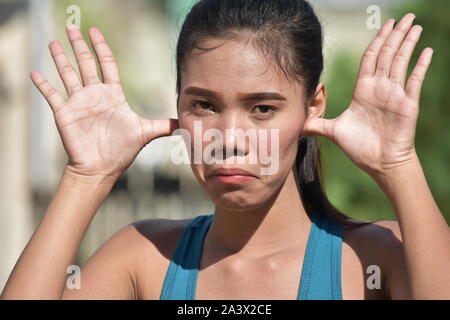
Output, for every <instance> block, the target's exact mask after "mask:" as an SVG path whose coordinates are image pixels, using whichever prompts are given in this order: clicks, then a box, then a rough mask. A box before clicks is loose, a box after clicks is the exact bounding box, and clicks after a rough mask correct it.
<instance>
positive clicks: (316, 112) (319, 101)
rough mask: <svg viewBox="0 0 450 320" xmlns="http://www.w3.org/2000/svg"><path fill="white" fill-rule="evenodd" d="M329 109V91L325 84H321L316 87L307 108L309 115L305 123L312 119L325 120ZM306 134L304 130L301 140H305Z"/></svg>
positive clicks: (307, 114)
mask: <svg viewBox="0 0 450 320" xmlns="http://www.w3.org/2000/svg"><path fill="white" fill-rule="evenodd" d="M326 107H327V91H326V88H325V84H324V83H323V82H319V84H318V85H317V87H316V91H315V93H314V95H313V96H312V97H311V98H310V99H309V102H308V106H307V113H306V118H305V122H306V121H308V120H309V119H311V118H323V117H324V115H325V111H326ZM304 136H305V135H304V132H303V130H302V132H301V134H300V137H299V139H301V138H303V137H304Z"/></svg>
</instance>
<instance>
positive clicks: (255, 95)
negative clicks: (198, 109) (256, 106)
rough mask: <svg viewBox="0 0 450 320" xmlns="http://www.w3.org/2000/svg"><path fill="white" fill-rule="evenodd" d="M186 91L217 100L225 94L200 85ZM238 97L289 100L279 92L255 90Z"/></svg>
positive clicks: (256, 99)
mask: <svg viewBox="0 0 450 320" xmlns="http://www.w3.org/2000/svg"><path fill="white" fill-rule="evenodd" d="M184 93H185V94H188V95H194V96H200V97H205V98H210V99H215V100H220V99H221V98H223V95H222V94H220V93H218V92H215V91H211V90H207V89H202V88H198V87H189V88H187V89H186V90H185V91H184ZM238 97H239V98H238V100H239V101H265V100H282V101H286V100H287V99H286V97H284V96H282V95H281V94H279V93H277V92H255V93H246V94H243V93H241V94H239V95H238Z"/></svg>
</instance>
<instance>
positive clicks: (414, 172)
mask: <svg viewBox="0 0 450 320" xmlns="http://www.w3.org/2000/svg"><path fill="white" fill-rule="evenodd" d="M422 173H423V172H422V166H421V164H420V160H419V157H418V156H417V154H416V153H415V152H414V154H411V156H410V157H408V159H407V160H405V161H404V162H402V163H399V164H398V165H395V166H391V167H389V168H385V169H383V170H382V171H380V172H377V173H376V174H374V175H372V178H373V179H374V180H375V181H376V182H377V183H378V185H379V186H380V187H381V188H382V190H383V191H385V192H393V191H396V190H398V189H400V188H402V187H404V186H405V185H406V184H408V183H410V182H411V178H415V177H418V176H419V175H420V174H422Z"/></svg>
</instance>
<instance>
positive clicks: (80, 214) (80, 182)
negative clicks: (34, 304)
mask: <svg viewBox="0 0 450 320" xmlns="http://www.w3.org/2000/svg"><path fill="white" fill-rule="evenodd" d="M112 186H113V183H111V182H110V181H105V180H102V179H94V178H93V179H90V180H89V179H80V177H77V176H76V175H75V174H73V173H70V172H69V171H67V170H66V171H65V172H64V174H63V176H62V179H61V182H60V185H59V187H58V189H57V191H56V193H55V195H54V197H53V200H52V201H51V203H50V206H49V208H48V210H47V212H46V213H45V215H44V217H43V219H42V221H41V223H40V225H39V227H38V228H37V229H36V231H35V232H34V234H33V236H32V237H31V239H30V241H29V242H28V244H27V246H26V248H25V250H24V251H23V253H22V254H21V256H20V258H19V260H18V262H17V264H16V265H15V267H14V269H13V271H12V273H11V275H10V277H9V280H8V281H7V283H6V286H5V288H4V290H3V293H2V295H1V298H2V299H60V298H61V297H62V294H63V291H64V287H65V284H66V279H67V273H66V269H67V267H68V266H69V265H71V264H73V261H74V259H75V257H76V254H77V252H78V249H79V247H80V244H81V241H82V239H83V237H84V234H85V232H86V230H87V228H88V226H89V224H90V222H91V220H92V218H93V217H94V215H95V213H96V211H97V209H98V208H99V207H100V205H101V203H102V202H103V200H104V199H105V198H106V196H107V195H108V193H109V191H110V190H111V187H112Z"/></svg>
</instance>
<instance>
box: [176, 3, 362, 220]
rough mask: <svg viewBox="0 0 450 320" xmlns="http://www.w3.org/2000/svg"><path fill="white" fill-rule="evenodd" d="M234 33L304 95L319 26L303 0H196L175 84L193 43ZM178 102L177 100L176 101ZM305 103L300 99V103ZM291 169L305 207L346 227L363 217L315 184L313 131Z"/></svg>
mask: <svg viewBox="0 0 450 320" xmlns="http://www.w3.org/2000/svg"><path fill="white" fill-rule="evenodd" d="M230 38H238V39H243V40H246V41H250V43H251V44H252V45H254V46H255V47H256V48H258V49H259V50H261V52H263V53H264V54H266V55H267V56H269V57H271V58H272V59H273V60H274V61H275V62H276V65H277V66H278V67H279V69H280V70H281V71H282V72H283V73H284V74H285V75H286V78H287V79H288V80H290V81H298V82H300V83H302V84H303V87H304V90H305V96H306V97H307V100H309V99H310V98H311V97H312V96H313V95H314V93H315V89H316V87H317V85H318V83H319V80H320V76H321V73H322V70H323V55H322V44H323V40H322V38H323V36H322V26H321V24H320V22H319V20H318V18H317V16H316V14H315V13H314V10H313V8H312V7H311V6H310V4H309V3H308V2H306V1H304V0H200V1H198V2H197V3H196V4H195V5H194V6H193V7H192V9H191V11H190V12H189V14H188V15H187V17H186V19H185V21H184V23H183V25H182V27H181V31H180V35H179V39H178V44H177V50H176V64H177V84H176V85H177V87H176V92H177V94H178V99H179V94H180V90H181V76H182V72H181V70H182V67H183V63H184V61H185V59H186V57H187V55H189V54H191V53H192V50H193V49H194V48H197V49H200V50H212V49H215V48H217V47H218V46H220V44H219V45H217V46H214V47H209V48H205V47H202V46H201V43H202V42H203V41H204V40H207V39H223V40H227V39H230ZM177 104H178V103H177ZM306 107H307V102H306V101H305V108H306ZM294 172H295V174H296V177H297V183H299V189H300V195H301V198H302V202H303V205H304V207H305V210H306V212H307V213H308V215H309V216H310V217H311V213H312V211H317V212H319V213H320V214H325V215H327V216H328V217H330V218H331V219H332V220H333V221H335V222H336V223H338V224H339V225H340V226H342V227H345V228H349V227H354V226H359V225H363V224H367V223H368V222H362V223H361V222H356V221H352V219H350V218H349V217H347V216H346V215H344V214H343V213H342V212H340V211H339V210H338V209H336V208H335V207H334V206H333V205H332V204H331V203H330V201H329V200H328V198H327V196H326V194H325V192H324V190H323V189H322V185H321V178H320V177H321V176H322V170H321V162H320V152H319V146H318V141H317V138H316V137H315V136H310V137H305V138H303V139H302V141H300V142H299V146H298V152H297V157H296V161H295V166H294Z"/></svg>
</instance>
